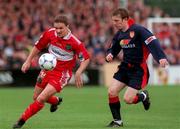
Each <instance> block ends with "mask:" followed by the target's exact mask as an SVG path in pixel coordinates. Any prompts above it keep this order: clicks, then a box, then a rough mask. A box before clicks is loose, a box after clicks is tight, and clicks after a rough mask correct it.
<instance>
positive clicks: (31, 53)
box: [21, 46, 40, 73]
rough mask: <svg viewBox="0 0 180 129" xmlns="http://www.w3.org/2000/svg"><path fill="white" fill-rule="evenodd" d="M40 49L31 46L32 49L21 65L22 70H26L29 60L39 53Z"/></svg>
mask: <svg viewBox="0 0 180 129" xmlns="http://www.w3.org/2000/svg"><path fill="white" fill-rule="evenodd" d="M39 52H40V51H39V50H38V49H37V48H36V46H34V47H33V49H32V51H31V52H30V54H29V56H28V57H27V59H26V61H25V62H24V64H23V65H22V67H21V71H22V72H24V73H25V72H26V71H27V70H28V69H29V68H30V66H31V61H32V59H33V58H34V57H35V56H36V55H37V54H38V53H39Z"/></svg>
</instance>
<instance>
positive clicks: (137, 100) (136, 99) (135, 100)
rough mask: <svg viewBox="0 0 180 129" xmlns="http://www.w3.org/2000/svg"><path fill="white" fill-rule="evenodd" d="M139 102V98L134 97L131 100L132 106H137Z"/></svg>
mask: <svg viewBox="0 0 180 129" xmlns="http://www.w3.org/2000/svg"><path fill="white" fill-rule="evenodd" d="M138 102H139V97H138V96H137V95H136V96H135V97H134V99H133V104H137V103H138Z"/></svg>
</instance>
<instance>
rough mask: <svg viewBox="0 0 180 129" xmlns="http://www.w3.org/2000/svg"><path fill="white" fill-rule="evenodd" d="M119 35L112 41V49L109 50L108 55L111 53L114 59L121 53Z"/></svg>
mask: <svg viewBox="0 0 180 129" xmlns="http://www.w3.org/2000/svg"><path fill="white" fill-rule="evenodd" d="M117 37H118V34H116V35H115V36H114V37H113V39H112V45H111V47H110V48H109V49H108V50H107V53H108V54H109V53H111V54H112V55H113V57H116V56H117V55H118V53H119V52H120V51H121V46H120V44H119V40H118V38H117Z"/></svg>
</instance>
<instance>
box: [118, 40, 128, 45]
mask: <svg viewBox="0 0 180 129" xmlns="http://www.w3.org/2000/svg"><path fill="white" fill-rule="evenodd" d="M129 42H130V39H123V40H121V41H120V45H121V46H123V45H127V44H129Z"/></svg>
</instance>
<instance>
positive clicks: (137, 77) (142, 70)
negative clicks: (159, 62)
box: [113, 62, 149, 90]
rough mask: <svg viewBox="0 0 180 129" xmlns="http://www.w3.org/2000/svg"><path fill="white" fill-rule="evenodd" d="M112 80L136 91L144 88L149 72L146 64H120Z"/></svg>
mask: <svg viewBox="0 0 180 129" xmlns="http://www.w3.org/2000/svg"><path fill="white" fill-rule="evenodd" d="M118 68H119V69H118V71H117V72H116V73H115V74H114V76H113V78H114V79H116V80H118V81H120V82H123V83H125V84H126V85H127V86H129V87H132V88H134V89H137V90H141V89H143V88H145V86H146V85H147V83H148V80H149V70H148V67H147V64H146V63H142V64H136V65H133V64H129V63H124V62H122V63H121V65H119V66H118Z"/></svg>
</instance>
